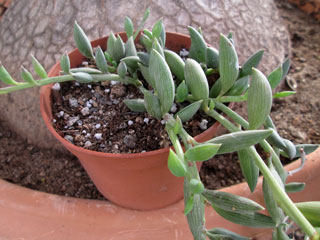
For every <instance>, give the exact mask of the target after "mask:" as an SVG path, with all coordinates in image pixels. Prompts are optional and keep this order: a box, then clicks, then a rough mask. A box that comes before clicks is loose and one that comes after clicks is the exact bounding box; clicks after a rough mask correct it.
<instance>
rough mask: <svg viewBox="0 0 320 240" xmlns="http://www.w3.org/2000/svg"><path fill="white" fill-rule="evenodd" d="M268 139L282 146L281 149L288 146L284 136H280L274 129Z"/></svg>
mask: <svg viewBox="0 0 320 240" xmlns="http://www.w3.org/2000/svg"><path fill="white" fill-rule="evenodd" d="M267 141H268V142H269V143H270V144H272V145H273V146H275V147H277V148H280V149H285V148H286V144H285V142H284V141H283V138H282V137H280V135H279V134H278V132H277V131H273V133H272V134H271V135H270V136H269V137H268V138H267Z"/></svg>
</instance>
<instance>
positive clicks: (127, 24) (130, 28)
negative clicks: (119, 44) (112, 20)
mask: <svg viewBox="0 0 320 240" xmlns="http://www.w3.org/2000/svg"><path fill="white" fill-rule="evenodd" d="M124 29H125V30H126V34H127V37H128V39H129V38H130V37H132V36H133V30H134V28H133V23H132V21H131V19H130V18H128V17H126V18H125V20H124Z"/></svg>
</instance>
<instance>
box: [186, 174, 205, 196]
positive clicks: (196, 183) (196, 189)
mask: <svg viewBox="0 0 320 240" xmlns="http://www.w3.org/2000/svg"><path fill="white" fill-rule="evenodd" d="M189 186H190V191H191V192H192V193H193V194H201V193H203V191H204V185H203V183H202V182H201V181H200V180H199V179H194V178H193V179H191V180H190V182H189Z"/></svg>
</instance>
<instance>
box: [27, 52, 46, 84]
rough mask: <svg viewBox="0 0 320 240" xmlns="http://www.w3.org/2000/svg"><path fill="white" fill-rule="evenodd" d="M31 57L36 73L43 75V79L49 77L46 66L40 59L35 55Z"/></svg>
mask: <svg viewBox="0 0 320 240" xmlns="http://www.w3.org/2000/svg"><path fill="white" fill-rule="evenodd" d="M31 58H32V66H33V69H34V71H35V72H36V74H38V76H39V77H41V78H42V79H44V78H47V77H48V74H47V72H46V70H45V69H44V67H43V66H42V65H41V63H39V61H38V60H37V59H36V58H35V57H34V56H33V55H31Z"/></svg>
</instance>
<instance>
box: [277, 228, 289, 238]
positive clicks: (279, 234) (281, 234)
mask: <svg viewBox="0 0 320 240" xmlns="http://www.w3.org/2000/svg"><path fill="white" fill-rule="evenodd" d="M276 234H277V237H276V240H291V238H289V237H288V235H287V233H286V232H285V231H284V230H283V227H282V226H278V227H277V228H276Z"/></svg>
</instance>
